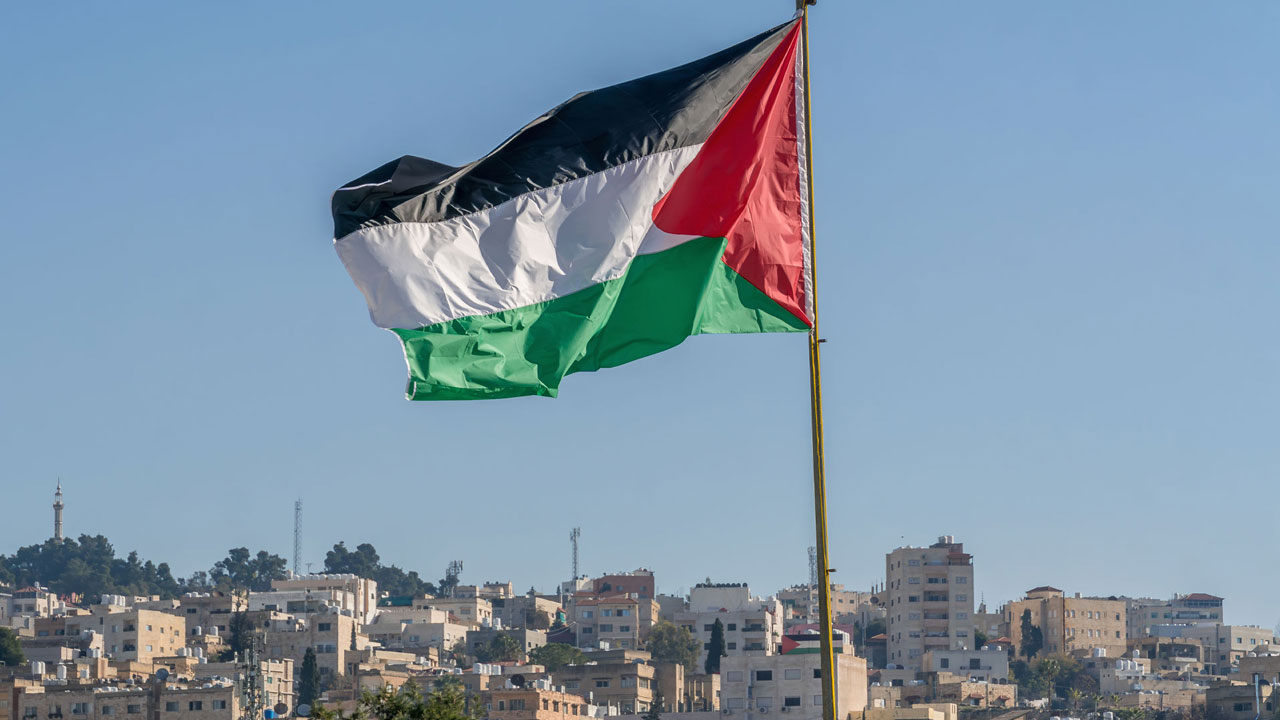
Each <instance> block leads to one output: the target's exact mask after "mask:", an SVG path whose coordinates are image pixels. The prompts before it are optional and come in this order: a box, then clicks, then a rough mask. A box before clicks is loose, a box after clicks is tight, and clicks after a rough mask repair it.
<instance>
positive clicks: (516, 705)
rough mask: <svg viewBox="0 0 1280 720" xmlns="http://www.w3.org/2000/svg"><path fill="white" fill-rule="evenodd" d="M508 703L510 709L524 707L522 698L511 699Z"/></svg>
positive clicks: (521, 708)
mask: <svg viewBox="0 0 1280 720" xmlns="http://www.w3.org/2000/svg"><path fill="white" fill-rule="evenodd" d="M509 705H510V706H511V707H510V709H511V710H523V709H524V700H512V701H511V702H510V703H509Z"/></svg>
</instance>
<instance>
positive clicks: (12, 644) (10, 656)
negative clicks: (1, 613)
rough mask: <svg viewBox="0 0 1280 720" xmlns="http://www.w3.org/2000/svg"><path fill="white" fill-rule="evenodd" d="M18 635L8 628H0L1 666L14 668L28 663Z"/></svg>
mask: <svg viewBox="0 0 1280 720" xmlns="http://www.w3.org/2000/svg"><path fill="white" fill-rule="evenodd" d="M26 661H27V659H26V658H25V657H23V655H22V645H21V644H20V643H19V642H18V634H17V633H15V632H14V631H12V630H10V629H9V628H7V627H0V665H5V666H8V667H14V666H17V665H21V664H22V663H24V662H26Z"/></svg>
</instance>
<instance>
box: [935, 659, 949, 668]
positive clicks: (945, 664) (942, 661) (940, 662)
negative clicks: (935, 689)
mask: <svg viewBox="0 0 1280 720" xmlns="http://www.w3.org/2000/svg"><path fill="white" fill-rule="evenodd" d="M938 667H940V668H942V669H943V670H946V669H947V668H949V667H951V658H942V659H940V660H938Z"/></svg>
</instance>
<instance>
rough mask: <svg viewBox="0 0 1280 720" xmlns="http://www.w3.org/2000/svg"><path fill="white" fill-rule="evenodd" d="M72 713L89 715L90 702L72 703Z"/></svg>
mask: <svg viewBox="0 0 1280 720" xmlns="http://www.w3.org/2000/svg"><path fill="white" fill-rule="evenodd" d="M71 714H72V715H88V714H89V703H86V702H78V703H71Z"/></svg>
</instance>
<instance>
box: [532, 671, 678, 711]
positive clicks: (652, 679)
mask: <svg viewBox="0 0 1280 720" xmlns="http://www.w3.org/2000/svg"><path fill="white" fill-rule="evenodd" d="M552 677H553V678H554V680H553V682H554V683H555V684H556V685H558V686H560V687H563V688H564V689H565V691H567V692H569V693H573V694H575V695H580V696H583V697H586V696H587V695H588V694H590V695H591V696H592V697H593V698H595V700H594V702H595V703H596V704H597V705H605V706H609V707H613V708H616V709H617V710H618V712H620V713H622V714H624V715H626V714H630V713H643V712H645V711H646V710H648V709H649V707H650V706H651V705H652V704H653V699H654V690H655V689H656V688H657V686H658V669H657V668H656V667H654V666H653V665H649V664H646V663H643V662H635V661H625V660H624V661H615V662H598V663H596V664H595V665H566V666H565V667H563V668H560V669H559V670H557V671H556V672H554V673H552ZM664 694H665V692H664Z"/></svg>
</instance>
